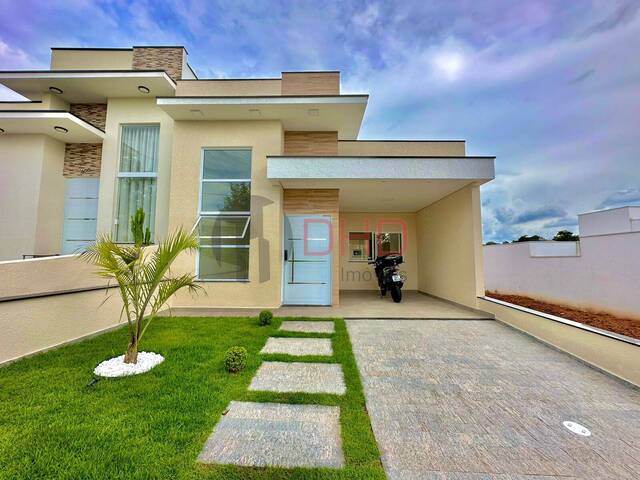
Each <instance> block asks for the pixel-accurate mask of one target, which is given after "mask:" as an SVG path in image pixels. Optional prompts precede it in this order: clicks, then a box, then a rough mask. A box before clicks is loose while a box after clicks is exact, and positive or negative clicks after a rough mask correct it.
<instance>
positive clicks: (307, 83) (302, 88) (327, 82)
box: [282, 72, 340, 95]
mask: <svg viewBox="0 0 640 480" xmlns="http://www.w3.org/2000/svg"><path fill="white" fill-rule="evenodd" d="M282 95H340V72H282Z"/></svg>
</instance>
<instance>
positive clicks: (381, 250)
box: [376, 233, 402, 256]
mask: <svg viewBox="0 0 640 480" xmlns="http://www.w3.org/2000/svg"><path fill="white" fill-rule="evenodd" d="M376 252H377V255H378V256H383V255H392V254H398V255H401V254H402V234H400V233H378V234H377V235H376Z"/></svg>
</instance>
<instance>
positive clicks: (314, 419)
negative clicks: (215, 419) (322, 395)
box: [198, 402, 344, 468]
mask: <svg viewBox="0 0 640 480" xmlns="http://www.w3.org/2000/svg"><path fill="white" fill-rule="evenodd" d="M339 419H340V408H339V407H330V406H321V405H289V404H282V403H254V402H231V403H230V404H229V410H228V411H227V413H226V415H224V416H223V417H222V418H221V419H220V422H219V423H218V425H216V427H215V430H214V432H213V433H212V434H211V436H209V439H208V440H207V442H206V443H205V446H204V448H203V450H202V452H201V453H200V456H199V457H198V461H200V462H202V463H221V464H233V465H244V466H254V467H264V466H279V467H287V468H292V467H329V468H340V467H342V466H344V455H343V453H342V441H341V439H340V421H339Z"/></svg>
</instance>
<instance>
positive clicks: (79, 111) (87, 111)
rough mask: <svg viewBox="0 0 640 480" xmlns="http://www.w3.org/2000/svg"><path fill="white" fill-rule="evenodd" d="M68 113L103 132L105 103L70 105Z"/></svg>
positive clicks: (105, 121)
mask: <svg viewBox="0 0 640 480" xmlns="http://www.w3.org/2000/svg"><path fill="white" fill-rule="evenodd" d="M69 112H70V113H72V114H73V115H75V116H76V117H78V118H81V119H82V120H84V121H85V122H88V123H90V124H91V125H93V126H94V127H97V128H99V129H100V130H102V131H104V128H105V125H106V123H107V104H106V103H72V104H71V105H69Z"/></svg>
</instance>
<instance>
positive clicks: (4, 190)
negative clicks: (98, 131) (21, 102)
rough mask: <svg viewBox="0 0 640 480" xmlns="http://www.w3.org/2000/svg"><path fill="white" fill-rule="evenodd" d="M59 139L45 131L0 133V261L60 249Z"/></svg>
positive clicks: (61, 153) (61, 152)
mask: <svg viewBox="0 0 640 480" xmlns="http://www.w3.org/2000/svg"><path fill="white" fill-rule="evenodd" d="M63 162H64V143H61V142H58V141H56V140H53V139H51V138H49V137H46V136H44V135H3V136H1V137H0V205H2V208H1V209H0V261H1V260H15V259H18V258H22V255H23V254H26V255H33V254H53V253H59V252H60V245H61V242H62V222H63V213H64V179H63V177H62V165H63Z"/></svg>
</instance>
